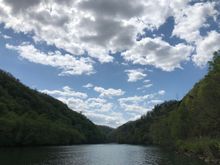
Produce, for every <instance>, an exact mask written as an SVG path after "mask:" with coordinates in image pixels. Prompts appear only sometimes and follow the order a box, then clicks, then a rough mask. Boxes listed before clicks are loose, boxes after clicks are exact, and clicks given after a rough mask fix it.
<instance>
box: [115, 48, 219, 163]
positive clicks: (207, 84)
mask: <svg viewBox="0 0 220 165" xmlns="http://www.w3.org/2000/svg"><path fill="white" fill-rule="evenodd" d="M113 137H114V140H115V141H116V142H118V143H131V144H157V145H161V146H166V147H170V148H174V149H176V150H178V151H180V152H184V153H187V154H190V155H196V156H199V157H200V158H202V159H206V160H207V161H208V159H210V160H215V161H217V159H220V52H216V53H215V56H214V59H213V62H210V63H209V73H208V74H207V75H206V76H205V77H204V78H203V79H202V80H201V81H200V82H198V83H197V84H195V86H194V87H193V89H192V90H191V91H190V92H189V93H188V94H187V95H186V96H185V97H184V98H183V99H182V100H181V101H169V102H165V103H163V104H161V105H158V106H155V108H154V109H153V111H151V112H148V113H147V114H146V115H145V116H142V117H141V119H139V120H136V121H133V122H128V123H126V124H124V125H122V126H120V127H119V128H118V129H116V130H115V131H114V132H113Z"/></svg>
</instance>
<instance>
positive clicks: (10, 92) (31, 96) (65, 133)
mask: <svg viewBox="0 0 220 165" xmlns="http://www.w3.org/2000/svg"><path fill="white" fill-rule="evenodd" d="M103 138H104V135H103V134H102V133H101V131H100V130H99V129H98V127H97V126H96V125H94V124H93V123H92V122H91V121H90V120H88V119H87V118H86V117H85V116H83V115H81V114H79V113H77V112H74V111H72V110H70V109H69V108H68V107H67V106H66V105H65V104H63V103H62V102H60V101H58V100H56V99H54V98H52V97H50V96H48V95H46V94H43V93H39V92H38V91H36V90H32V89H30V88H28V87H26V86H25V85H23V84H21V83H20V82H19V80H17V79H16V78H14V77H13V76H12V75H10V74H9V73H6V72H4V71H2V70H1V71H0V146H15V145H19V146H20V145H22V146H23V145H61V144H62V145H63V144H65V145H67V144H81V143H99V142H102V141H104V139H103Z"/></svg>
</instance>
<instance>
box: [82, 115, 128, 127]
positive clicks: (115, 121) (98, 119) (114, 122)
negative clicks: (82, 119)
mask: <svg viewBox="0 0 220 165" xmlns="http://www.w3.org/2000/svg"><path fill="white" fill-rule="evenodd" d="M84 114H85V115H86V116H88V118H90V119H91V120H92V121H95V123H96V124H98V125H108V126H111V127H118V126H120V125H122V124H124V123H125V122H126V121H127V120H125V119H124V117H123V114H122V113H119V112H110V113H109V114H97V113H93V112H86V113H84Z"/></svg>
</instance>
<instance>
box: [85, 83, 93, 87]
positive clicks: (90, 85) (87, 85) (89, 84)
mask: <svg viewBox="0 0 220 165" xmlns="http://www.w3.org/2000/svg"><path fill="white" fill-rule="evenodd" d="M93 86H94V85H93V84H91V83H88V84H86V85H83V87H84V88H92V87H93Z"/></svg>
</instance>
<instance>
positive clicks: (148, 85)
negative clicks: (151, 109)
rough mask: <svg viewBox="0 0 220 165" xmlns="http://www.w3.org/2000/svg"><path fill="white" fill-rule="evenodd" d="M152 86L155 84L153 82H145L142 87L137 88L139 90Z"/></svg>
mask: <svg viewBox="0 0 220 165" xmlns="http://www.w3.org/2000/svg"><path fill="white" fill-rule="evenodd" d="M152 86H153V84H145V85H143V86H142V87H139V88H137V90H142V89H146V88H150V87H152Z"/></svg>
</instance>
